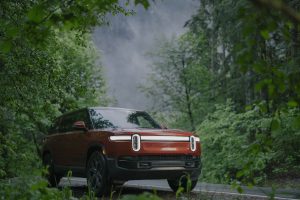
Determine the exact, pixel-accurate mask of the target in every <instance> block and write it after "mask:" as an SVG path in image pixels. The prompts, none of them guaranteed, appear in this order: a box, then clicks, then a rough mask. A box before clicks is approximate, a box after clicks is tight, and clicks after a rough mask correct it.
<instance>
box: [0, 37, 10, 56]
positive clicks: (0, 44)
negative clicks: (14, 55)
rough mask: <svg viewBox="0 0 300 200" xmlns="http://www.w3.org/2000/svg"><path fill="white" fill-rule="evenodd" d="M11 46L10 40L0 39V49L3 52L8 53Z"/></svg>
mask: <svg viewBox="0 0 300 200" xmlns="http://www.w3.org/2000/svg"><path fill="white" fill-rule="evenodd" d="M11 48H12V42H11V41H10V40H6V41H0V50H1V51H2V52H3V53H8V52H9V51H10V50H11Z"/></svg>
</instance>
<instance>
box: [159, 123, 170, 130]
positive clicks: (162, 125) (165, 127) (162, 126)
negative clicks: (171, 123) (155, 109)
mask: <svg viewBox="0 0 300 200" xmlns="http://www.w3.org/2000/svg"><path fill="white" fill-rule="evenodd" d="M160 127H161V129H168V127H167V126H166V125H164V124H160Z"/></svg>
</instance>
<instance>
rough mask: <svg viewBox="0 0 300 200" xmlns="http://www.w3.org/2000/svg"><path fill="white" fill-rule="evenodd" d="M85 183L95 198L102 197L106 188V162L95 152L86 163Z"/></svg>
mask: <svg viewBox="0 0 300 200" xmlns="http://www.w3.org/2000/svg"><path fill="white" fill-rule="evenodd" d="M86 173H87V176H86V177H87V183H88V187H89V189H90V190H91V191H92V192H94V194H95V195H96V196H102V195H103V194H104V193H105V191H106V189H107V188H109V187H108V185H109V184H108V181H107V170H106V160H105V158H104V156H103V155H102V154H101V153H100V152H98V151H96V152H94V153H93V154H92V155H91V156H90V158H89V160H88V163H87V172H86Z"/></svg>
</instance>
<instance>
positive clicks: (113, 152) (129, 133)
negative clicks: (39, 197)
mask: <svg viewBox="0 0 300 200" xmlns="http://www.w3.org/2000/svg"><path fill="white" fill-rule="evenodd" d="M200 155H201V146H200V139H199V137H197V136H195V135H193V134H192V133H190V132H185V131H181V130H174V129H166V128H162V127H161V126H160V125H159V124H158V123H157V122H156V121H154V120H153V119H152V118H151V117H150V115H149V114H147V113H146V112H144V111H137V110H132V109H123V108H106V107H92V108H85V109H81V110H77V111H74V112H71V113H67V114H64V115H62V116H60V117H58V118H57V119H56V120H55V122H54V124H53V126H52V127H51V128H50V131H49V134H48V136H46V137H45V139H44V140H43V163H44V165H46V166H48V171H49V173H48V176H47V178H48V180H49V184H50V185H51V186H56V185H57V184H58V183H59V180H60V179H61V177H62V176H64V175H65V174H66V173H67V172H68V171H69V170H71V171H72V174H73V175H74V176H79V177H86V178H87V182H88V186H89V187H90V188H91V189H92V190H93V191H94V192H95V193H96V194H97V195H102V194H103V193H104V192H105V191H106V190H107V189H108V188H110V186H111V185H112V184H116V183H123V182H125V181H127V180H137V179H167V180H168V183H169V185H170V187H171V188H172V189H173V190H174V191H177V189H178V187H179V186H182V187H184V188H186V187H187V185H188V184H187V183H188V181H187V180H188V178H186V177H189V178H190V180H191V183H192V184H191V186H190V187H191V188H190V189H193V188H194V187H195V185H196V183H197V180H198V176H199V175H200V172H201V160H200ZM183 175H185V176H183Z"/></svg>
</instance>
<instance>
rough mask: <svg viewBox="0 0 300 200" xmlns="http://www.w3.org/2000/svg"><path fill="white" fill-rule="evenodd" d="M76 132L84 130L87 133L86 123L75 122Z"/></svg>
mask: <svg viewBox="0 0 300 200" xmlns="http://www.w3.org/2000/svg"><path fill="white" fill-rule="evenodd" d="M72 127H73V128H74V129H75V130H83V131H87V130H88V129H87V127H86V126H85V123H84V121H76V122H74V124H73V126H72Z"/></svg>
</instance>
